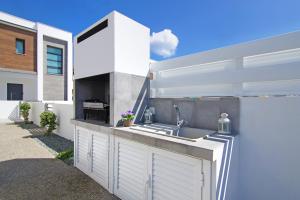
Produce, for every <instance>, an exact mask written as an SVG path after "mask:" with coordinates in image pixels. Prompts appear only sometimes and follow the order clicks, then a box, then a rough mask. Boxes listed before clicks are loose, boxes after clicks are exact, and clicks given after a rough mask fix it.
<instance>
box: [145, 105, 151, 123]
mask: <svg viewBox="0 0 300 200" xmlns="http://www.w3.org/2000/svg"><path fill="white" fill-rule="evenodd" d="M144 119H145V120H144V123H145V124H152V122H153V114H152V112H151V110H150V109H149V108H148V109H147V110H146V111H145V114H144Z"/></svg>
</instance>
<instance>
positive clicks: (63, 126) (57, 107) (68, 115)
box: [30, 101, 74, 140]
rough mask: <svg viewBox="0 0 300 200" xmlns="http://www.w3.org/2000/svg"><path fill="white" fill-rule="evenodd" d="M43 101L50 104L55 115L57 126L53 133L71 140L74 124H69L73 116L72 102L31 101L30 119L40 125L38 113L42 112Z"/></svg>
mask: <svg viewBox="0 0 300 200" xmlns="http://www.w3.org/2000/svg"><path fill="white" fill-rule="evenodd" d="M45 103H48V104H51V106H52V109H51V111H53V112H54V113H55V114H56V115H57V122H58V126H57V129H56V130H55V131H54V133H56V134H57V135H59V136H61V137H64V138H67V139H69V140H73V131H74V126H73V124H71V119H72V118H74V109H73V104H72V103H70V102H63V101H62V102H31V105H32V108H31V113H30V120H32V121H33V123H34V124H36V125H38V126H39V125H40V114H41V113H42V112H44V109H45Z"/></svg>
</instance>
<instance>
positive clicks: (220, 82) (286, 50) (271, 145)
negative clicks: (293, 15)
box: [151, 31, 300, 200]
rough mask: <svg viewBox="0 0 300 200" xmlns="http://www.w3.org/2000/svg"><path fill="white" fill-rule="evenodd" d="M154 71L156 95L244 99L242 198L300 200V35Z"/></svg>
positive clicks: (246, 45) (219, 51)
mask: <svg viewBox="0 0 300 200" xmlns="http://www.w3.org/2000/svg"><path fill="white" fill-rule="evenodd" d="M151 72H152V73H153V77H154V80H152V81H151V96H152V97H156V98H163V97H174V98H176V97H199V96H240V101H241V104H240V105H241V107H240V109H241V116H240V123H241V124H240V133H239V152H240V153H239V158H238V160H239V170H238V172H237V173H238V177H239V178H238V180H239V181H238V188H237V191H238V194H237V195H238V196H239V197H238V198H237V199H238V200H240V199H243V200H253V199H300V190H299V180H300V173H299V169H300V160H299V159H298V158H299V152H300V145H299V144H300V128H299V127H300V125H299V124H300V123H299V121H300V117H299V113H300V96H299V95H300V31H299V32H294V33H288V34H285V35H281V36H277V37H273V38H269V39H263V40H258V41H253V42H248V43H244V44H239V45H234V46H230V47H225V48H220V49H215V50H211V51H206V52H201V53H197V54H193V55H188V56H183V57H179V58H174V59H170V60H165V61H161V62H154V63H152V64H151ZM247 96H253V97H247ZM267 96H269V97H267ZM229 176H232V175H230V174H229ZM231 200H232V199H231Z"/></svg>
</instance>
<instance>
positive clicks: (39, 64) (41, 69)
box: [36, 23, 44, 101]
mask: <svg viewBox="0 0 300 200" xmlns="http://www.w3.org/2000/svg"><path fill="white" fill-rule="evenodd" d="M36 29H37V66H36V68H37V99H38V101H42V100H43V96H44V93H43V85H44V81H43V80H44V64H43V62H44V55H43V54H44V51H43V48H44V47H43V46H44V38H43V36H44V35H43V32H42V31H41V30H40V23H37V24H36Z"/></svg>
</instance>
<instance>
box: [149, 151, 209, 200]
mask: <svg viewBox="0 0 300 200" xmlns="http://www.w3.org/2000/svg"><path fill="white" fill-rule="evenodd" d="M152 159H153V162H152V199H153V200H174V199H180V200H192V199H195V200H200V199H202V185H203V183H202V178H203V176H202V160H198V159H192V158H189V157H186V156H181V155H179V154H173V153H170V152H165V151H162V150H160V151H156V152H155V153H154V154H153V158H152Z"/></svg>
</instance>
